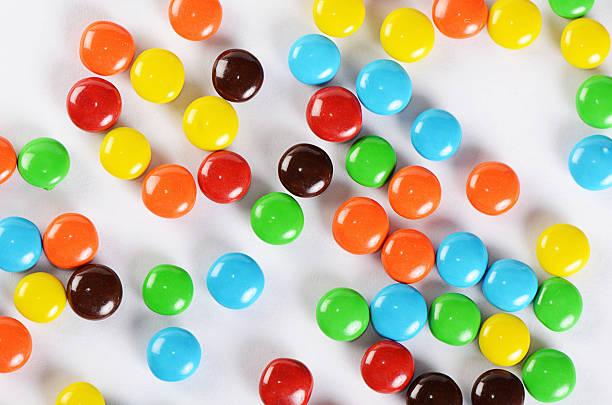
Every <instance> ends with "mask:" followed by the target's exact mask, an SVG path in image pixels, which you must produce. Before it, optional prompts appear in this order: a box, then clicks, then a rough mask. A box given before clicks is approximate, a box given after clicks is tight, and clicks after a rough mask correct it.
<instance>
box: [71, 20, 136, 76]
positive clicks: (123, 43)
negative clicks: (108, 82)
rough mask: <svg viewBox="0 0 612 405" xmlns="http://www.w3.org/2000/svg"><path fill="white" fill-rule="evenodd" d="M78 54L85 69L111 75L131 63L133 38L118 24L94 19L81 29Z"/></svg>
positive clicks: (124, 68) (102, 74)
mask: <svg viewBox="0 0 612 405" xmlns="http://www.w3.org/2000/svg"><path fill="white" fill-rule="evenodd" d="M79 56H80V57H81V62H83V65H84V66H85V67H86V68H87V69H89V70H91V71H92V72H94V73H95V74H98V75H100V76H111V75H114V74H117V73H120V72H123V71H124V70H126V69H127V68H128V67H129V66H130V63H132V59H134V39H133V38H132V36H131V35H130V33H129V32H128V31H127V30H126V29H125V28H123V27H122V26H120V25H118V24H115V23H112V22H110V21H96V22H94V23H91V24H90V25H89V26H87V28H85V30H84V31H83V35H82V36H81V45H80V47H79Z"/></svg>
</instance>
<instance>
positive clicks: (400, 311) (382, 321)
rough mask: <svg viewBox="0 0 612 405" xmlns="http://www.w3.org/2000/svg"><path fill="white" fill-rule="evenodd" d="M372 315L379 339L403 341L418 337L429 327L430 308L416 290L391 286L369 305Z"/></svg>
mask: <svg viewBox="0 0 612 405" xmlns="http://www.w3.org/2000/svg"><path fill="white" fill-rule="evenodd" d="M370 315H371V317H372V325H373V326H374V329H375V330H376V332H378V334H379V335H381V336H383V337H385V338H387V339H391V340H397V341H403V340H408V339H411V338H413V337H414V336H416V335H417V334H418V333H419V332H420V331H421V329H423V326H425V323H427V304H426V303H425V299H424V298H423V296H422V295H421V293H420V292H418V291H417V290H416V289H414V288H413V287H411V286H409V285H407V284H401V283H397V284H391V285H388V286H387V287H385V288H383V289H382V290H380V291H379V292H378V294H376V297H374V300H373V301H372V304H371V305H370Z"/></svg>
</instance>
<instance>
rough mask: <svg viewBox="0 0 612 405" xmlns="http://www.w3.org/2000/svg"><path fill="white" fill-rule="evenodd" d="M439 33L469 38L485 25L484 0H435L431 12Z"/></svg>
mask: <svg viewBox="0 0 612 405" xmlns="http://www.w3.org/2000/svg"><path fill="white" fill-rule="evenodd" d="M431 14H432V16H433V22H434V24H436V27H438V29H439V30H440V32H441V33H443V34H444V35H446V36H447V37H450V38H457V39H462V38H470V37H473V36H474V35H476V34H478V33H479V32H480V31H482V29H483V28H484V27H485V25H487V17H488V16H489V10H488V9H487V5H486V3H485V2H484V0H435V1H434V4H433V9H432V12H431Z"/></svg>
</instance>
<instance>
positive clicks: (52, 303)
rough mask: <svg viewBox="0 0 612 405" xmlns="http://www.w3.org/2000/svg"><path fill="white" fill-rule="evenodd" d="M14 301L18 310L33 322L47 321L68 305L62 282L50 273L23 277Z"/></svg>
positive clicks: (16, 289)
mask: <svg viewBox="0 0 612 405" xmlns="http://www.w3.org/2000/svg"><path fill="white" fill-rule="evenodd" d="M13 301H14V303H15V307H16V308H17V310H18V311H19V312H20V313H21V315H23V316H24V317H26V318H27V319H29V320H30V321H32V322H37V323H47V322H51V321H52V320H54V319H55V318H57V317H58V316H59V315H60V314H61V313H62V311H63V310H64V307H65V306H66V291H65V290H64V286H63V285H62V282H61V281H59V280H58V279H57V278H56V277H54V276H52V275H51V274H48V273H31V274H28V275H27V276H25V277H24V278H22V279H21V281H20V282H19V284H17V288H15V294H14V295H13Z"/></svg>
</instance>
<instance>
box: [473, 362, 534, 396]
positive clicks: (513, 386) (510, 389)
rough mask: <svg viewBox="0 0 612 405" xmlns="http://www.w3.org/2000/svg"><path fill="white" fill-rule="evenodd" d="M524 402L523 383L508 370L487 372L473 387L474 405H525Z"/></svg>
mask: <svg viewBox="0 0 612 405" xmlns="http://www.w3.org/2000/svg"><path fill="white" fill-rule="evenodd" d="M524 402H525V388H524V387H523V383H522V382H521V380H519V378H518V377H517V376H515V375H514V374H512V373H510V372H509V371H506V370H500V369H493V370H489V371H486V372H484V373H483V374H481V375H480V377H478V378H477V379H476V382H475V383H474V386H473V387H472V405H523V403H524Z"/></svg>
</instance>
